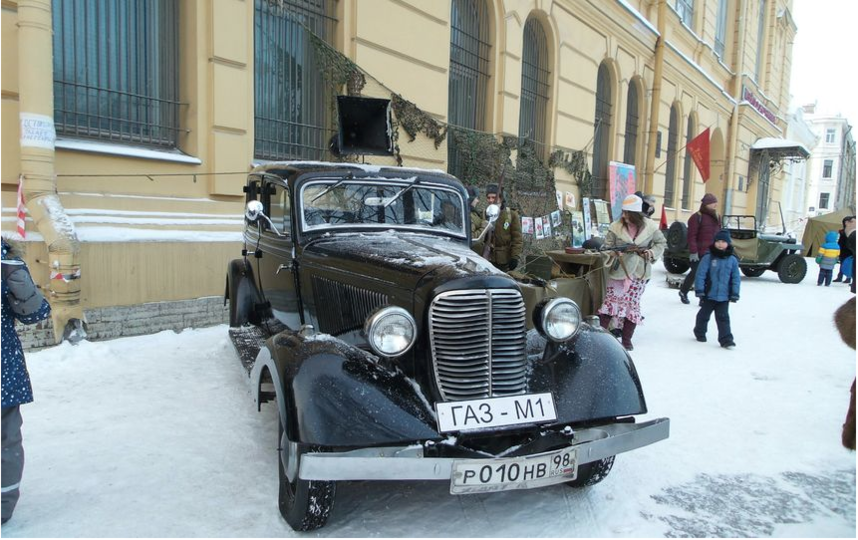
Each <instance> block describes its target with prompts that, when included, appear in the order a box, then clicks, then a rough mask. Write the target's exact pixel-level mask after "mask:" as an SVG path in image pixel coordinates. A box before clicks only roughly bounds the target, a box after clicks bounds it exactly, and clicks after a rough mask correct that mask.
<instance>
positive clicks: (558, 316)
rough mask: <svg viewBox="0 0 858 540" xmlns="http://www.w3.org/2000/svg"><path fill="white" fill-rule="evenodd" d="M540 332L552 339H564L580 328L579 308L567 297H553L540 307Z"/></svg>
mask: <svg viewBox="0 0 858 540" xmlns="http://www.w3.org/2000/svg"><path fill="white" fill-rule="evenodd" d="M540 322H541V325H540V326H541V327H542V333H544V334H545V336H546V337H547V338H548V339H550V340H552V341H566V340H568V339H569V338H571V337H572V336H574V335H575V333H576V332H578V329H579V328H581V310H580V309H579V308H578V304H576V303H575V302H573V301H572V300H570V299H568V298H553V299H551V300H549V301H548V302H547V303H546V304H545V306H544V307H543V308H542V313H541V316H540Z"/></svg>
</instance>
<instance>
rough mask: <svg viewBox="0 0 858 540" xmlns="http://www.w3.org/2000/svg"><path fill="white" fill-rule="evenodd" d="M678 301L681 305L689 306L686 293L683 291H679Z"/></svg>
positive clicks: (689, 301)
mask: <svg viewBox="0 0 858 540" xmlns="http://www.w3.org/2000/svg"><path fill="white" fill-rule="evenodd" d="M679 300H680V301H681V302H682V303H683V304H690V303H691V300H689V299H688V293H687V292H685V291H683V290H680V291H679Z"/></svg>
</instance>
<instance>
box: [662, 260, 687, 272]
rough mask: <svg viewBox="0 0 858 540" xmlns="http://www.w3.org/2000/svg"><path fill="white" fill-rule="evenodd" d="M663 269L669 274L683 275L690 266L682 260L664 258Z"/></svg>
mask: <svg viewBox="0 0 858 540" xmlns="http://www.w3.org/2000/svg"><path fill="white" fill-rule="evenodd" d="M664 268H665V269H666V270H667V271H668V272H670V273H671V274H684V273H685V272H686V271H687V270H688V269H689V268H691V266H689V264H688V263H687V262H685V261H683V260H680V259H672V258H670V257H665V258H664Z"/></svg>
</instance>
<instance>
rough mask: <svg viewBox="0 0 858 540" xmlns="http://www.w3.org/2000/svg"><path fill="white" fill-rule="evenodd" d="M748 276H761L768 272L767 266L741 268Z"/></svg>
mask: <svg viewBox="0 0 858 540" xmlns="http://www.w3.org/2000/svg"><path fill="white" fill-rule="evenodd" d="M739 270H741V271H742V273H743V274H745V275H746V276H748V277H760V276H762V275H763V274H765V273H766V268H745V267H742V268H739Z"/></svg>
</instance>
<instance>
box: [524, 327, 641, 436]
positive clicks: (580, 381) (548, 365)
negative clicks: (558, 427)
mask: <svg viewBox="0 0 858 540" xmlns="http://www.w3.org/2000/svg"><path fill="white" fill-rule="evenodd" d="M552 390H553V392H554V405H555V407H556V409H557V423H558V424H561V423H562V424H570V423H581V422H592V421H596V420H604V419H611V418H617V417H621V416H629V415H634V414H644V413H646V412H647V409H646V401H645V400H644V394H643V388H642V387H641V382H640V379H639V378H638V374H637V370H636V369H635V365H634V362H632V359H631V357H630V356H629V354H628V352H626V350H625V349H624V348H623V346H622V345H620V343H619V342H618V341H617V339H616V338H615V337H614V336H612V335H611V334H610V333H608V332H606V331H604V330H602V329H601V328H599V327H598V326H596V327H593V326H590V325H589V324H585V325H584V326H583V328H582V329H581V331H580V332H579V333H578V335H576V336H575V337H574V338H572V339H571V340H570V341H568V342H566V343H563V344H559V345H558V344H556V343H549V344H548V346H547V347H546V349H545V352H544V354H543V356H542V359H541V360H540V361H538V362H537V363H536V365H535V366H534V371H533V377H532V379H531V392H533V393H539V392H551V391H552Z"/></svg>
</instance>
